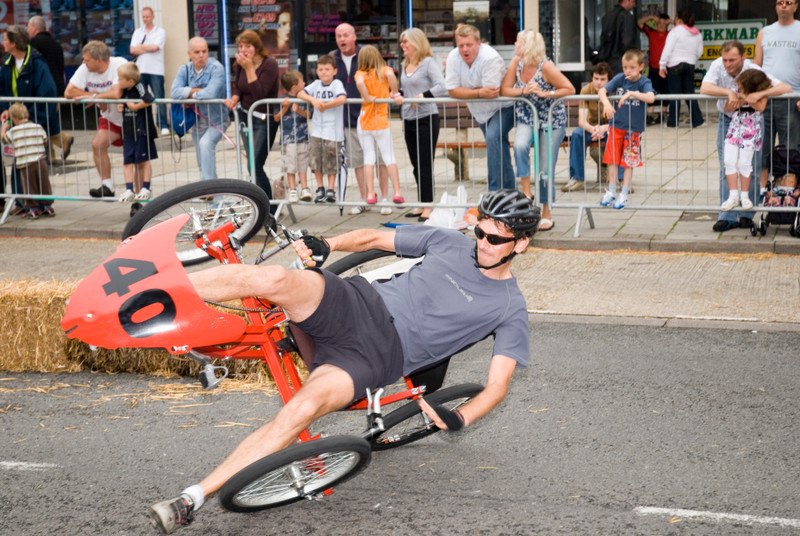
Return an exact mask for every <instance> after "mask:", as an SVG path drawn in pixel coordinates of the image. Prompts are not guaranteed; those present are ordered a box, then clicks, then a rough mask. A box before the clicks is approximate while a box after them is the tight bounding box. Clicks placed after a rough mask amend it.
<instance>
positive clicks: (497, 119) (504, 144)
mask: <svg viewBox="0 0 800 536" xmlns="http://www.w3.org/2000/svg"><path fill="white" fill-rule="evenodd" d="M478 126H479V127H480V129H481V132H483V137H484V139H485V140H486V155H487V160H488V161H489V191H490V192H492V191H494V190H499V189H500V188H511V189H512V190H513V189H516V187H517V183H516V181H515V180H514V166H512V165H511V145H510V144H509V143H508V133H509V132H510V131H511V129H512V128H514V107H513V106H506V107H505V108H500V109H499V110H497V111H496V112H495V114H494V115H493V116H492V117H490V118H489V120H488V121H486V122H485V123H478Z"/></svg>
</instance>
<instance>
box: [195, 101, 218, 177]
mask: <svg viewBox="0 0 800 536" xmlns="http://www.w3.org/2000/svg"><path fill="white" fill-rule="evenodd" d="M220 128H221V129H222V130H225V126H224V125H223V126H220ZM191 132H192V141H193V142H194V152H195V155H197V164H198V165H199V166H200V178H201V179H202V180H204V181H206V180H209V179H216V178H217V154H216V153H217V144H218V143H219V140H220V139H221V138H222V132H220V131H219V130H217V129H216V128H214V127H213V126H210V125H209V124H208V121H206V120H205V119H203V118H202V117H198V118H197V123H196V124H195V126H194V128H192V130H191Z"/></svg>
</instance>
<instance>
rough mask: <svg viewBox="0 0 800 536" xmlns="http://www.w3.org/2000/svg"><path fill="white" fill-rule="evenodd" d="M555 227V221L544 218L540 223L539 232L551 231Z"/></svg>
mask: <svg viewBox="0 0 800 536" xmlns="http://www.w3.org/2000/svg"><path fill="white" fill-rule="evenodd" d="M545 226H546V227H545ZM555 226H556V224H555V222H553V220H551V219H550V218H542V220H541V221H540V222H539V228H538V229H537V230H538V231H540V232H545V231H549V230H551V229H552V228H553V227H555Z"/></svg>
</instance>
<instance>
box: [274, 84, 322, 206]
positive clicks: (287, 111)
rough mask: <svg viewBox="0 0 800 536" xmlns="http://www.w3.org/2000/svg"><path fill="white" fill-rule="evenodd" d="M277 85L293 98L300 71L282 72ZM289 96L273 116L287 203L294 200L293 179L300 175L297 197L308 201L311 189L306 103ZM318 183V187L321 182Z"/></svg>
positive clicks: (295, 200) (295, 183) (295, 195)
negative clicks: (278, 135)
mask: <svg viewBox="0 0 800 536" xmlns="http://www.w3.org/2000/svg"><path fill="white" fill-rule="evenodd" d="M281 85H282V86H283V89H285V90H286V92H287V93H288V94H289V97H297V94H298V93H300V90H302V89H303V88H304V87H305V83H304V82H303V75H302V74H300V71H294V70H290V71H286V72H285V73H283V74H282V75H281ZM289 97H287V98H285V99H283V102H282V103H281V109H280V110H278V113H276V114H275V116H274V117H273V119H274V120H275V121H280V123H281V145H282V146H283V168H284V169H285V170H286V180H287V181H288V182H289V202H290V203H296V202H297V199H298V196H297V180H296V178H295V175H298V176H299V177H300V187H301V190H300V200H301V201H311V190H309V189H308V179H307V175H306V171H307V170H308V162H309V154H308V116H309V115H310V114H309V112H308V109H307V107H306V105H305V104H304V105H302V106H300V105H299V104H292V103H291V101H290V100H289ZM319 186H322V184H321V182H320V184H319Z"/></svg>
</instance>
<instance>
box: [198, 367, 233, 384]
mask: <svg viewBox="0 0 800 536" xmlns="http://www.w3.org/2000/svg"><path fill="white" fill-rule="evenodd" d="M218 370H221V371H222V376H217V371H218ZM227 377H228V367H225V366H218V367H215V366H214V365H212V364H210V363H207V364H206V365H205V366H204V367H203V370H201V371H200V375H199V379H200V384H201V385H202V386H203V388H204V389H206V390H211V389H213V388H214V387H216V386H217V385H219V384H220V382H221V381H222V380H224V379H225V378H227Z"/></svg>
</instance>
